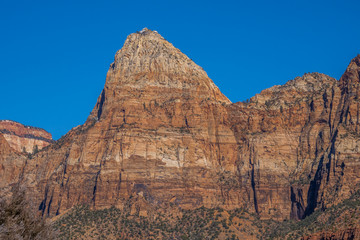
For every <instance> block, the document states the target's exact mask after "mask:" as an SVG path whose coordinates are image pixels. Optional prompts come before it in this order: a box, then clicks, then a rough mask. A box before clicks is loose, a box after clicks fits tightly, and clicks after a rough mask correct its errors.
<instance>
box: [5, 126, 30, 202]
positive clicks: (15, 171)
mask: <svg viewBox="0 0 360 240" xmlns="http://www.w3.org/2000/svg"><path fill="white" fill-rule="evenodd" d="M26 159H27V156H24V154H21V153H18V152H16V151H15V150H14V149H13V148H11V147H10V145H9V143H8V142H7V141H6V139H5V137H4V136H3V135H2V134H1V133H0V190H1V196H2V195H3V194H5V192H6V189H7V187H10V186H11V185H12V184H13V183H16V182H18V181H19V178H20V176H21V175H22V171H23V168H24V165H25V163H26Z"/></svg>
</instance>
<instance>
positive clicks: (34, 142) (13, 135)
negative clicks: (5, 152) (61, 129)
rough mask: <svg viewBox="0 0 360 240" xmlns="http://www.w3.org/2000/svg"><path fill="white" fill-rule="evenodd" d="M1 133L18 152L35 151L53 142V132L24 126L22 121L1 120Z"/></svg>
mask: <svg viewBox="0 0 360 240" xmlns="http://www.w3.org/2000/svg"><path fill="white" fill-rule="evenodd" d="M0 133H2V135H3V136H4V138H5V139H6V141H7V142H8V143H9V145H10V147H12V148H13V149H15V150H16V151H18V152H27V153H33V151H34V149H35V148H36V147H37V148H38V150H41V149H42V148H44V147H46V146H48V145H49V144H51V143H52V142H53V140H52V137H51V134H50V133H48V132H46V131H45V130H44V129H41V128H36V127H29V126H24V125H23V124H21V123H18V122H14V121H10V120H0Z"/></svg>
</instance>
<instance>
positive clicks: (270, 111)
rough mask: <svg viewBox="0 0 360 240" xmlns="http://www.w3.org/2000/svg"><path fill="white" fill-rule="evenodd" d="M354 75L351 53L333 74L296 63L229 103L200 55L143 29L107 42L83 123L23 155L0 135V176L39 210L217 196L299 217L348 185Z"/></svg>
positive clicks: (144, 213) (359, 139)
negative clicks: (294, 71)
mask: <svg viewBox="0 0 360 240" xmlns="http://www.w3.org/2000/svg"><path fill="white" fill-rule="evenodd" d="M359 79H360V55H359V56H357V57H356V58H354V59H353V60H352V61H351V62H350V65H349V66H348V68H347V69H346V71H345V73H344V75H343V76H342V77H341V79H340V80H339V81H338V80H336V79H334V78H331V77H329V76H327V75H324V74H320V73H310V74H305V75H304V76H302V77H297V78H295V79H294V80H291V81H289V82H287V83H286V84H284V85H282V86H274V87H271V88H269V89H266V90H264V91H262V92H261V93H260V94H257V95H256V96H254V97H252V98H251V99H250V100H249V101H247V102H238V103H231V102H230V101H229V99H228V98H227V97H226V96H224V95H223V94H222V93H221V92H220V90H219V89H218V88H217V87H216V86H215V84H214V83H213V81H212V80H211V79H210V78H209V77H208V76H207V74H206V72H205V71H204V70H203V69H202V68H201V67H199V66H198V65H196V64H195V63H194V62H193V61H192V60H191V59H189V58H188V57H187V56H186V55H184V54H183V53H182V52H181V51H180V50H179V49H177V48H175V47H174V46H173V45H172V44H171V43H169V42H168V41H166V40H165V39H164V38H163V37H162V36H161V35H160V34H158V33H157V32H156V31H151V30H149V29H143V30H142V31H140V32H136V33H133V34H131V35H129V36H128V37H127V39H126V41H125V43H124V46H123V47H122V49H121V50H119V51H118V52H117V53H116V55H115V60H114V62H113V63H112V64H111V65H110V68H109V71H108V73H107V76H106V82H105V86H104V89H103V90H102V92H101V94H100V96H99V98H98V100H97V103H96V105H95V107H94V109H93V110H92V112H91V114H90V116H89V117H88V119H87V121H86V122H85V123H84V124H83V125H81V126H78V127H75V128H73V129H72V130H71V131H70V132H68V133H67V134H66V135H65V136H63V137H62V138H61V139H60V140H58V141H56V142H54V143H53V144H51V145H50V146H48V147H46V148H45V149H43V150H41V151H40V152H38V153H37V154H34V155H33V156H32V158H31V159H27V160H26V159H25V160H24V159H23V158H25V157H24V156H20V155H19V153H11V154H15V155H11V154H10V153H9V151H10V150H9V148H8V147H7V146H8V145H7V144H9V145H11V144H14V143H13V142H14V141H11V140H10V141H9V140H8V139H7V140H8V142H7V143H6V140H5V139H6V135H4V137H5V139H3V138H1V136H0V141H2V144H1V148H0V150H1V154H2V155H0V156H5V155H6V156H7V157H6V158H4V157H1V158H0V159H1V161H2V162H1V166H2V168H4V166H6V168H11V169H16V170H13V171H12V175H11V176H8V172H6V174H5V175H4V174H2V176H1V178H2V179H3V181H2V185H1V186H3V187H4V186H6V185H7V184H11V183H13V182H14V181H15V180H14V179H20V181H21V182H22V183H23V184H26V185H27V186H28V187H29V188H30V189H32V192H33V193H34V194H35V196H36V201H37V202H36V203H37V204H38V206H39V209H40V211H41V212H42V214H43V215H44V216H47V217H54V216H56V215H62V214H64V213H65V212H67V211H68V210H69V209H74V208H75V207H77V206H80V205H87V206H89V207H90V208H91V209H92V210H94V211H98V210H101V209H108V208H111V207H115V208H116V209H119V210H120V211H123V212H124V211H128V212H129V215H130V216H135V217H148V218H150V217H151V216H154V214H156V212H157V211H160V210H159V209H162V210H164V209H169V211H174V212H177V214H180V215H181V214H182V213H181V211H195V210H196V209H200V208H201V209H217V208H221V209H223V210H224V211H226V212H229V213H231V212H234V211H235V212H236V211H237V209H243V210H244V211H246V212H247V213H249V214H250V215H251V216H256V217H255V218H256V219H259V221H270V220H271V221H280V222H281V221H283V220H291V221H295V222H296V221H300V220H302V219H309V217H311V216H314V213H317V212H318V211H325V210H326V209H331V208H332V207H334V206H338V204H342V203H343V202H344V201H347V199H350V198H351V197H353V196H354V194H357V191H358V190H359V189H360V150H359V147H360V128H359V125H360V122H359V108H360V100H359V91H360V90H359V86H360V85H359V81H360V80H359ZM8 131H9V132H11V131H10V130H9V129H8ZM4 132H5V134H6V131H3V134H4ZM39 138H41V140H45V142H47V143H49V141H46V139H49V136H47V135H46V136H45V135H40V137H37V138H35V139H39ZM50 139H51V136H50ZM21 144H23V145H24V146H25V148H26V149H28V147H27V145H26V143H21ZM41 146H42V145H41ZM5 153H6V154H5ZM10 155H11V156H10ZM18 155H19V158H16V156H18ZM9 159H13V161H11V160H9ZM14 159H17V160H14ZM19 159H21V160H19ZM11 164H13V165H11ZM3 173H4V172H3ZM20 173H21V174H20ZM356 196H357V195H356ZM174 209H177V210H174ZM178 211H180V212H178ZM329 211H330V210H329ZM225 215H226V214H225ZM225 215H221V216H222V217H224V218H225V217H226V216H225ZM228 216H232V215H231V214H229V215H228ZM228 216H227V217H228ZM250 218H251V217H250ZM255 218H254V219H255ZM303 221H304V220H302V221H300V222H303ZM239 224H240V222H239ZM239 226H240V225H239ZM342 226H343V228H342V229H340V230H339V229H337V230H336V231H337V232H336V234H337V235H336V234H335V235H336V236H343V235H341V234H342V233H345V232H346V233H348V232H349V231H350V232H354V234H355V233H356V234H357V237H360V236H359V235H358V233H359V225H356V224H355V225H354V226H353V225H352V226H351V229H350V227H348V226H347V225H346V224H345V225H342ZM234 229H235V228H234ZM233 231H234V236H235V237H236V236H238V237H239V236H242V237H243V238H256V237H255V235H250V233H249V234H247V235H241V234H240V233H239V231H240V230H239V231H237V232H236V231H235V230H233ZM314 231H315V230H314ZM342 231H343V232H342ZM224 232H226V231H225V230H224ZM258 233H259V232H258ZM303 233H304V232H303ZM264 234H265V233H263V236H265V235H264ZM304 234H305V233H304ZM306 234H307V236H306V237H307V238H306V239H317V237H316V236H319V238H320V236H328V235H329V234H330V235H331V233H324V232H323V231H322V232H321V231H319V233H317V235H316V234H315V235H312V234H313V233H311V232H308V233H306ZM330 235H329V236H330ZM335 235H334V236H335ZM129 236H133V235H128V237H129ZM171 236H172V237H174V236H173V235H171ZM217 236H218V237H219V238H225V235H217ZM230 236H231V235H230ZM259 236H260V235H259ZM269 236H270V235H269ZM346 236H353V235H351V234H347V235H346ZM88 237H89V236H88ZM133 238H140V235H139V236H138V237H134V236H133ZM331 239H340V238H331ZM348 239H351V238H350V237H349V238H348Z"/></svg>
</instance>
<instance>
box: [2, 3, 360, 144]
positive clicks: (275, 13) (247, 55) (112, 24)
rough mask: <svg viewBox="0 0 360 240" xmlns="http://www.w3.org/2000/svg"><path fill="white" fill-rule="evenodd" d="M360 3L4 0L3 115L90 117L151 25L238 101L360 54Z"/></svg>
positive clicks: (332, 70) (66, 121) (39, 119)
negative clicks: (136, 36)
mask: <svg viewBox="0 0 360 240" xmlns="http://www.w3.org/2000/svg"><path fill="white" fill-rule="evenodd" d="M359 9H360V1H354V0H353V1H346V0H345V1H344V0H343V1H331V0H328V1H322V0H321V1H316V0H313V1H307V0H305V1H304V0H303V1H297V0H292V1H288V0H287V1H227V0H223V1H196V2H192V1H187V0H183V1H105V0H104V1H91V0H90V1H76V0H73V1H67V0H65V1H36V0H34V1H22V0H18V1H5V0H1V1H0V33H1V34H0V83H1V85H0V89H1V94H0V102H1V105H0V106H1V107H0V119H11V120H15V121H18V122H21V123H24V124H26V125H32V126H37V127H42V128H44V129H46V130H47V131H49V132H51V133H52V134H53V137H54V139H58V138H59V137H61V136H62V135H64V134H65V133H66V132H68V131H69V130H70V129H71V128H72V127H74V126H77V125H79V124H82V123H84V121H85V120H86V118H87V116H88V115H89V112H90V111H91V110H92V108H93V107H94V105H95V103H96V100H97V97H98V96H99V94H100V92H101V90H102V88H103V86H104V83H105V76H106V72H107V69H108V67H109V65H110V63H111V62H112V61H113V59H114V54H115V52H116V51H117V50H118V49H120V48H121V47H122V45H123V43H124V41H125V39H126V36H127V35H129V34H131V33H133V32H136V31H139V30H141V29H142V28H144V27H148V28H150V29H152V30H157V31H158V32H159V33H160V34H161V35H162V36H163V37H165V38H166V39H167V40H168V41H170V42H171V43H173V44H174V46H175V47H177V48H179V49H180V50H181V51H182V52H184V53H185V54H187V55H188V56H189V57H190V58H191V59H193V60H194V61H195V62H196V63H197V64H198V65H200V66H202V67H203V68H204V69H205V71H206V72H207V73H208V75H209V76H210V78H211V79H213V81H214V82H215V84H216V85H217V86H218V87H219V88H220V90H221V91H222V92H223V93H224V94H225V95H226V96H227V97H229V98H230V100H231V101H233V102H237V101H242V100H245V99H247V98H250V97H252V96H253V95H255V94H256V93H259V92H260V91H261V90H263V89H265V88H268V87H271V86H273V85H277V84H284V83H285V82H286V81H288V80H290V79H293V78H295V77H296V76H301V75H303V74H304V73H306V72H321V73H325V74H328V75H330V76H332V77H335V78H337V79H338V78H339V77H340V76H341V74H342V73H343V72H344V70H345V68H346V66H347V65H348V63H349V62H350V60H351V59H352V58H353V57H355V56H356V55H357V54H359V53H360V31H359V30H360V22H359Z"/></svg>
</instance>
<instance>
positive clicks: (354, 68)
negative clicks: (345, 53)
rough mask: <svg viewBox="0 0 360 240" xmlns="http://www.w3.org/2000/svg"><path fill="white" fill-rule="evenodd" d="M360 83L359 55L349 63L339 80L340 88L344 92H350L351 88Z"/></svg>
mask: <svg viewBox="0 0 360 240" xmlns="http://www.w3.org/2000/svg"><path fill="white" fill-rule="evenodd" d="M359 82H360V54H358V55H357V56H356V57H355V58H353V59H352V60H351V61H350V64H349V65H348V67H347V68H346V71H345V73H344V74H343V75H342V77H341V78H340V87H341V88H342V90H343V91H344V92H350V91H352V90H351V89H352V88H356V87H355V86H356V85H357V84H359Z"/></svg>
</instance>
